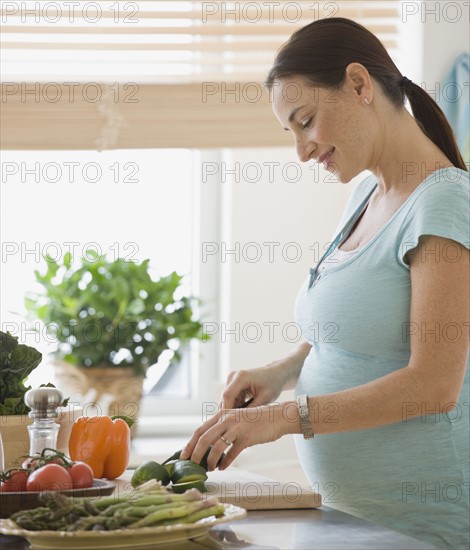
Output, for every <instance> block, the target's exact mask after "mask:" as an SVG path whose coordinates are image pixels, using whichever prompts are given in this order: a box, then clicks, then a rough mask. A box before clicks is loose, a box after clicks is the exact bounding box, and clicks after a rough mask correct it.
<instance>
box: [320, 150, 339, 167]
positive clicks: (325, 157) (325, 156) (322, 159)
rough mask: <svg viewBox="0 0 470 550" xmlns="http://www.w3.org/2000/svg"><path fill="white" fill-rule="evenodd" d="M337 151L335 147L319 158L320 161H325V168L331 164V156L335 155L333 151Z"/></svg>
mask: <svg viewBox="0 0 470 550" xmlns="http://www.w3.org/2000/svg"><path fill="white" fill-rule="evenodd" d="M335 151H336V148H335V147H333V148H332V149H331V150H330V151H328V153H326V154H325V155H323V156H321V157H320V158H319V159H318V162H321V163H323V167H324V168H328V164H329V162H328V161H329V160H330V158H331V157H332V156H333V153H334V152H335Z"/></svg>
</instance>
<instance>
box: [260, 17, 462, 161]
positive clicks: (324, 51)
mask: <svg viewBox="0 0 470 550" xmlns="http://www.w3.org/2000/svg"><path fill="white" fill-rule="evenodd" d="M355 62H356V63H361V64H362V65H364V67H365V68H366V69H367V70H368V71H369V73H370V75H371V76H372V77H373V78H374V79H375V80H376V81H377V82H378V83H379V84H380V86H381V87H382V89H383V91H384V93H385V95H386V96H387V97H388V99H389V100H390V101H391V102H392V104H393V105H395V106H396V107H397V108H398V107H402V106H403V105H404V104H405V98H406V97H408V101H409V102H410V105H411V110H412V112H413V116H414V117H415V119H416V121H417V122H418V124H419V126H420V128H421V129H422V130H423V132H424V133H425V134H426V135H427V136H428V137H429V138H430V139H431V140H432V141H433V142H434V143H435V144H436V145H437V146H438V147H439V149H441V150H442V152H443V153H444V154H445V155H446V156H447V157H448V158H449V160H450V161H451V162H452V164H453V165H454V166H456V167H457V168H461V169H462V170H465V171H468V170H467V167H466V165H465V162H464V159H463V157H462V155H461V153H460V151H459V148H458V145H457V142H456V140H455V135H454V132H453V130H452V128H451V126H450V124H449V122H448V120H447V118H446V117H445V115H444V113H443V112H442V110H441V109H440V108H439V106H438V105H437V103H436V102H435V101H434V100H433V99H432V97H431V96H430V95H429V94H428V93H427V92H426V91H425V90H423V89H422V88H421V87H420V86H418V85H417V84H414V83H413V82H411V81H410V80H408V79H406V78H404V77H403V75H402V74H401V73H400V71H399V69H398V67H397V66H396V65H395V63H394V62H393V61H392V59H391V57H390V55H389V54H388V52H387V50H386V49H385V47H384V46H383V44H382V43H381V42H380V40H379V39H378V38H377V37H376V36H375V35H374V34H372V33H371V32H370V31H368V30H367V29H366V28H365V27H363V26H362V25H359V24H358V23H356V22H355V21H351V20H350V19H344V18H342V17H332V18H328V19H320V20H318V21H314V22H313V23H310V24H309V25H306V26H305V27H303V28H301V29H299V30H298V31H296V32H295V33H294V34H293V35H292V36H291V37H290V38H289V40H288V41H287V42H286V43H285V44H284V45H283V46H282V48H281V49H280V50H279V52H278V53H277V55H276V59H275V61H274V65H273V67H272V68H271V70H270V71H269V74H268V76H267V78H266V81H265V83H264V85H265V86H266V87H267V89H268V90H271V89H272V87H273V84H274V82H275V81H276V80H277V79H279V78H283V77H288V76H303V77H304V78H305V80H306V81H307V82H310V83H312V84H313V85H319V86H322V87H325V88H330V89H339V88H340V87H341V84H342V82H343V80H344V76H345V71H346V67H347V66H348V65H349V64H350V63H355Z"/></svg>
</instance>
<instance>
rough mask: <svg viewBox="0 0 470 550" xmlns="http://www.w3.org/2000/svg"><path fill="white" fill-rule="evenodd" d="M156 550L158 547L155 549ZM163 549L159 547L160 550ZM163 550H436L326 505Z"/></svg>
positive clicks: (22, 547) (231, 526)
mask: <svg viewBox="0 0 470 550" xmlns="http://www.w3.org/2000/svg"><path fill="white" fill-rule="evenodd" d="M0 548H1V549H2V550H27V549H28V548H29V546H28V543H27V541H26V540H25V539H22V538H20V537H5V536H3V535H0ZM155 548H158V547H157V546H156V547H155ZM161 548H163V547H161ZM164 548H165V550H181V549H188V550H191V549H193V550H204V549H212V550H216V549H220V550H222V549H226V550H229V549H230V550H232V549H235V548H244V549H246V550H268V549H270V550H275V549H276V550H277V549H282V550H330V549H331V550H368V549H370V550H418V549H419V550H435V547H434V546H431V545H429V544H427V543H424V542H420V541H418V540H416V539H414V538H411V537H408V536H406V535H402V534H401V533H397V532H396V531H391V530H389V529H385V528H383V527H380V526H377V525H373V524H372V523H369V522H367V521H364V520H361V519H358V518H355V517H353V516H350V515H349V514H344V513H343V512H339V511H337V510H333V509H332V508H328V507H327V506H322V507H321V508H315V509H311V510H268V511H253V512H248V515H247V517H246V518H244V519H242V520H239V521H236V522H233V523H227V524H221V525H218V526H216V527H213V528H212V529H210V530H209V532H208V534H207V535H205V536H204V537H202V538H198V539H195V540H193V541H185V542H180V543H175V544H168V543H167V544H165V546H164Z"/></svg>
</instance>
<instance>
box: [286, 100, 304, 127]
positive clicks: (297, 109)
mask: <svg viewBox="0 0 470 550" xmlns="http://www.w3.org/2000/svg"><path fill="white" fill-rule="evenodd" d="M304 107H306V105H301V106H300V107H296V108H295V109H294V110H293V111H292V112H291V114H290V115H289V119H288V120H289V122H292V121H293V119H294V117H295V115H296V113H297V112H298V111H300V109H303V108H304ZM284 130H286V131H287V132H288V131H289V128H284Z"/></svg>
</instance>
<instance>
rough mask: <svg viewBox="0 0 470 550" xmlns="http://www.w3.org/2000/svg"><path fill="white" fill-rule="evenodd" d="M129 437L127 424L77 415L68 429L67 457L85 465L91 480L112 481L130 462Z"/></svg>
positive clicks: (116, 420)
mask: <svg viewBox="0 0 470 550" xmlns="http://www.w3.org/2000/svg"><path fill="white" fill-rule="evenodd" d="M130 450H131V436H130V429H129V426H128V425H127V423H126V422H125V421H124V420H122V419H121V418H116V419H115V420H112V418H111V417H109V416H91V417H88V416H81V417H80V418H77V420H75V422H74V423H73V426H72V431H71V433H70V439H69V454H70V458H71V459H72V460H77V461H78V460H80V461H82V462H86V463H87V464H88V465H89V466H90V467H91V469H92V470H93V474H94V477H95V478H100V477H105V478H107V479H116V478H117V477H119V476H120V475H121V474H123V473H124V471H125V470H126V468H127V466H128V464H129V460H130Z"/></svg>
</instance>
